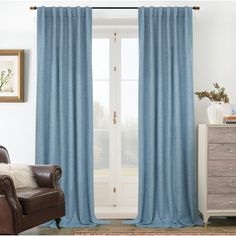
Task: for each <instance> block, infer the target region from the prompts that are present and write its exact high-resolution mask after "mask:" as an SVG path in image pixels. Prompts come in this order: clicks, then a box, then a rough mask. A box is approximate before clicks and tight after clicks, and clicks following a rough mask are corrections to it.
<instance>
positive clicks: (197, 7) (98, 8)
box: [30, 6, 200, 10]
mask: <svg viewBox="0 0 236 236" xmlns="http://www.w3.org/2000/svg"><path fill="white" fill-rule="evenodd" d="M138 8H139V7H92V9H94V10H100V9H105V10H106V9H122V10H123V9H129V10H132V9H138ZM37 9H38V7H35V6H31V7H30V10H37ZM192 9H193V10H200V7H199V6H193V7H192Z"/></svg>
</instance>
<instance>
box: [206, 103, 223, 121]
mask: <svg viewBox="0 0 236 236" xmlns="http://www.w3.org/2000/svg"><path fill="white" fill-rule="evenodd" d="M207 116H208V121H209V123H210V124H223V118H224V110H223V105H222V104H220V103H216V102H212V103H211V104H210V105H209V106H208V108H207Z"/></svg>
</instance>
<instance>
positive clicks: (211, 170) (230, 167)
mask: <svg viewBox="0 0 236 236" xmlns="http://www.w3.org/2000/svg"><path fill="white" fill-rule="evenodd" d="M208 176H209V177H211V176H219V177H220V176H225V177H227V176H235V177H236V160H227V161H223V160H219V161H218V160H217V161H208Z"/></svg>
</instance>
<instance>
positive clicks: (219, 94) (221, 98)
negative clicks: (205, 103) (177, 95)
mask: <svg viewBox="0 0 236 236" xmlns="http://www.w3.org/2000/svg"><path fill="white" fill-rule="evenodd" d="M213 86H214V88H215V89H214V90H212V91H210V92H207V91H201V92H195V95H197V96H198V98H199V99H200V100H202V99H203V98H208V99H209V100H210V101H211V102H218V103H222V102H223V103H229V97H228V94H227V93H226V92H225V88H224V87H220V86H219V84H218V83H214V84H213Z"/></svg>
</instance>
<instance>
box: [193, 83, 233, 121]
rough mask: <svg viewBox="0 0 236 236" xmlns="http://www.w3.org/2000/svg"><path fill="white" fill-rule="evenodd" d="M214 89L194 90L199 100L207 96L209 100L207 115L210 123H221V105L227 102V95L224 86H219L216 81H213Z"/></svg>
mask: <svg viewBox="0 0 236 236" xmlns="http://www.w3.org/2000/svg"><path fill="white" fill-rule="evenodd" d="M213 86H214V88H215V89H214V90H212V91H210V92H207V91H200V92H195V95H197V96H198V98H199V99H200V100H202V99H203V98H207V99H209V100H210V101H211V104H210V106H208V108H207V115H208V120H209V123H210V124H222V123H223V106H222V104H225V103H229V96H228V94H227V93H226V92H225V88H224V87H220V85H219V84H218V83H214V84H213Z"/></svg>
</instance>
